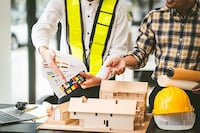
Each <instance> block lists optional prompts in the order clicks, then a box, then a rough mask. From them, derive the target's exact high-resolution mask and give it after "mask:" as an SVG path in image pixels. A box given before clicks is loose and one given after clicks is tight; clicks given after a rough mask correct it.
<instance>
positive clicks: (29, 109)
mask: <svg viewBox="0 0 200 133" xmlns="http://www.w3.org/2000/svg"><path fill="white" fill-rule="evenodd" d="M36 108H37V106H34V107H30V108H26V109H25V110H24V112H29V111H31V110H34V109H36Z"/></svg>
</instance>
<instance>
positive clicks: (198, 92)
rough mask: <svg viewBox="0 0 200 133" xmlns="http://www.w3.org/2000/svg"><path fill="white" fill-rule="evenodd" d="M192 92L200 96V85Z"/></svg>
mask: <svg viewBox="0 0 200 133" xmlns="http://www.w3.org/2000/svg"><path fill="white" fill-rule="evenodd" d="M192 92H193V93H195V94H200V83H199V84H198V85H197V86H195V87H193V88H192Z"/></svg>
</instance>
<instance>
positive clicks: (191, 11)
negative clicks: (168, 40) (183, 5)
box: [166, 2, 199, 16]
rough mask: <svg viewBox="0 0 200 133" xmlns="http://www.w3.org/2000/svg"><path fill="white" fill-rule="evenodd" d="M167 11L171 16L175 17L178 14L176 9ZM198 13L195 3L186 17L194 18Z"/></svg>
mask: <svg viewBox="0 0 200 133" xmlns="http://www.w3.org/2000/svg"><path fill="white" fill-rule="evenodd" d="M166 7H167V6H166ZM167 8H168V7H167ZM169 10H170V13H171V15H172V16H176V15H177V14H178V12H177V11H176V9H174V8H169ZM198 11H199V5H198V2H196V4H195V5H194V6H193V7H192V9H191V10H190V11H189V12H188V14H187V16H196V15H197V14H198Z"/></svg>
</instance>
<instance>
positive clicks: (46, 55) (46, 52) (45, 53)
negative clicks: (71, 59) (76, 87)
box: [39, 46, 66, 82]
mask: <svg viewBox="0 0 200 133" xmlns="http://www.w3.org/2000/svg"><path fill="white" fill-rule="evenodd" d="M39 53H40V55H41V56H42V58H43V59H44V60H45V61H46V62H47V63H48V65H49V67H51V68H52V69H53V70H54V71H55V73H56V74H57V75H58V76H60V77H61V78H62V79H63V80H64V82H66V78H65V76H64V75H63V73H62V72H61V71H60V69H59V68H58V66H57V64H56V61H55V59H56V53H55V51H54V50H52V49H48V48H47V47H44V46H42V47H40V48H39Z"/></svg>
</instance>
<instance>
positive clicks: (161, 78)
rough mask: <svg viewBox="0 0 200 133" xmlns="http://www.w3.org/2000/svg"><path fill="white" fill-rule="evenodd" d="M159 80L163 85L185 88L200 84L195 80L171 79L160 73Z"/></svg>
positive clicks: (189, 88) (188, 88)
mask: <svg viewBox="0 0 200 133" xmlns="http://www.w3.org/2000/svg"><path fill="white" fill-rule="evenodd" d="M157 81H158V84H159V85H160V86H161V87H169V86H175V87H178V88H181V89H184V90H191V89H192V88H193V87H195V86H196V85H198V82H195V81H186V80H177V79H171V78H169V77H168V76H167V75H160V76H159V77H158V80H157Z"/></svg>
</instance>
